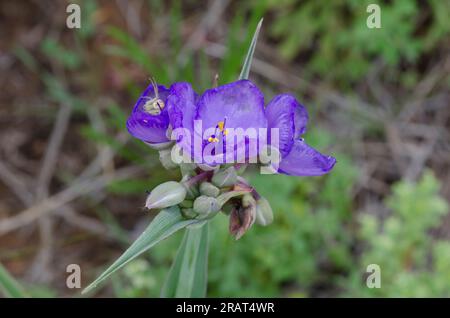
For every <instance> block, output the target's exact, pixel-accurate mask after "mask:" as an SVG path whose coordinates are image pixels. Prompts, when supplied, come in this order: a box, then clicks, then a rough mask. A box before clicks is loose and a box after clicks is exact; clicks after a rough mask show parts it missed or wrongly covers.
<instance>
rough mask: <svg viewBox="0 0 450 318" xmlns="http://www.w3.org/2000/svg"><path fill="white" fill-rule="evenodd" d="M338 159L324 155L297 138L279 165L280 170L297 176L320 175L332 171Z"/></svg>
mask: <svg viewBox="0 0 450 318" xmlns="http://www.w3.org/2000/svg"><path fill="white" fill-rule="evenodd" d="M335 163H336V159H335V158H334V157H331V156H325V155H322V154H321V153H320V152H318V151H317V150H315V149H314V148H312V147H310V146H308V145H307V144H306V143H305V142H304V141H303V140H295V141H294V144H293V146H292V149H291V151H290V152H289V154H288V155H287V156H286V157H284V158H283V159H282V160H281V162H280V165H279V169H278V172H280V173H283V174H287V175H295V176H320V175H323V174H326V173H328V172H330V171H331V169H332V168H333V166H334V164H335Z"/></svg>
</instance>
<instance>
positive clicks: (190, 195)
mask: <svg viewBox="0 0 450 318" xmlns="http://www.w3.org/2000/svg"><path fill="white" fill-rule="evenodd" d="M190 178H191V176H190V175H185V176H184V177H183V178H182V179H181V183H182V184H183V186H184V188H185V189H186V191H187V195H186V198H187V199H191V200H193V199H195V198H196V197H198V196H199V194H200V192H199V191H198V186H197V185H195V184H194V185H191V186H188V185H186V181H188V180H189V179H190Z"/></svg>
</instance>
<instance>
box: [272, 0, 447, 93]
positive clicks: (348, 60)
mask: <svg viewBox="0 0 450 318" xmlns="http://www.w3.org/2000/svg"><path fill="white" fill-rule="evenodd" d="M266 2H267V7H268V10H270V11H273V12H274V15H275V18H274V22H273V25H272V26H270V29H269V32H270V33H271V34H272V36H273V37H274V38H276V39H281V40H280V43H279V46H278V47H279V50H280V52H281V54H282V55H283V56H284V57H285V58H286V59H288V60H291V59H293V58H295V57H297V56H302V57H304V58H305V61H306V62H308V64H307V66H308V68H307V69H306V70H305V74H302V76H308V75H314V74H318V75H320V76H321V78H325V79H327V80H332V81H334V82H335V84H336V83H338V82H339V81H341V82H342V83H346V84H347V85H348V84H351V82H352V81H354V80H359V79H361V78H363V77H364V76H365V75H366V73H367V72H368V71H369V69H370V67H371V65H372V63H373V59H374V58H375V59H381V60H382V61H383V62H385V63H387V65H388V66H390V67H391V68H392V69H393V70H394V69H395V68H394V67H395V66H398V65H399V64H400V63H401V62H402V61H403V62H409V63H411V64H412V63H415V62H417V61H418V59H419V58H420V57H422V56H424V55H425V54H426V53H428V52H431V51H432V50H434V49H436V48H437V47H438V45H440V44H443V43H445V41H448V40H449V37H450V21H449V19H448V17H449V15H450V2H448V1H439V0H432V1H426V2H425V1H414V0H413V1H411V0H396V1H377V2H374V1H371V0H348V1H344V0H339V1H328V2H326V4H325V3H324V2H323V1H312V0H311V1H297V0H266ZM371 3H377V4H379V5H380V8H381V26H382V27H381V28H380V29H369V28H368V27H367V26H366V19H367V17H368V16H369V13H367V12H366V8H367V6H368V5H369V4H371Z"/></svg>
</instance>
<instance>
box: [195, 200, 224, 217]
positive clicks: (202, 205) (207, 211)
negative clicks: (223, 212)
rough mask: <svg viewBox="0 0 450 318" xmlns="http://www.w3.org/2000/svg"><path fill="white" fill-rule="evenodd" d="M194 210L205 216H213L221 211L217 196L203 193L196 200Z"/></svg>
mask: <svg viewBox="0 0 450 318" xmlns="http://www.w3.org/2000/svg"><path fill="white" fill-rule="evenodd" d="M194 211H195V212H196V213H198V214H200V216H201V218H203V217H208V218H209V217H212V216H214V215H215V213H217V212H219V211H220V205H219V203H218V202H217V199H216V198H213V197H208V196H206V195H201V196H199V197H198V198H197V199H195V201H194Z"/></svg>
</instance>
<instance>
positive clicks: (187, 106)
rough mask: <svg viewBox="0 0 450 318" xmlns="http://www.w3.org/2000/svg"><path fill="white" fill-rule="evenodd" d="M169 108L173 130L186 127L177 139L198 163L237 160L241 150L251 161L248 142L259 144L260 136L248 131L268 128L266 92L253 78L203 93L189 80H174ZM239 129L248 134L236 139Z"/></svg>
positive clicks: (168, 100) (168, 102) (168, 101)
mask: <svg viewBox="0 0 450 318" xmlns="http://www.w3.org/2000/svg"><path fill="white" fill-rule="evenodd" d="M167 108H168V111H169V118H170V123H171V125H172V128H173V130H174V131H175V130H176V129H179V128H183V129H184V132H183V133H181V136H178V138H177V141H178V142H179V143H180V141H181V148H182V149H183V150H185V151H187V152H188V153H189V154H190V155H191V156H192V158H193V159H194V161H195V162H197V163H207V164H211V165H214V164H215V163H224V162H229V161H233V160H237V159H238V157H239V152H241V153H243V154H244V157H245V160H246V161H248V159H249V150H248V145H249V144H251V143H253V144H254V145H256V144H257V141H258V136H257V134H256V132H255V134H254V135H248V134H247V133H246V132H247V131H248V129H253V130H254V131H256V130H258V129H260V128H263V129H266V128H267V119H266V116H265V114H264V96H263V94H262V93H261V91H260V90H259V88H258V87H257V86H256V85H255V84H253V83H252V82H251V81H249V80H239V81H236V82H232V83H229V84H225V85H222V86H219V87H216V88H212V89H208V90H206V91H205V92H204V93H203V94H202V95H201V96H199V97H198V96H197V95H196V94H195V92H194V90H193V89H192V87H191V86H190V85H189V84H188V83H176V84H173V85H172V86H171V88H170V94H169V96H168V99H167ZM197 124H199V126H196V125H197ZM236 130H239V131H242V132H244V134H245V138H243V139H238V138H237V139H235V137H236V136H235V134H234V132H235V131H236ZM186 132H187V133H186ZM197 140H199V141H200V142H199V143H198V142H196V141H197ZM227 143H228V145H229V146H230V145H231V146H230V147H227ZM225 156H226V158H225Z"/></svg>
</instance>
